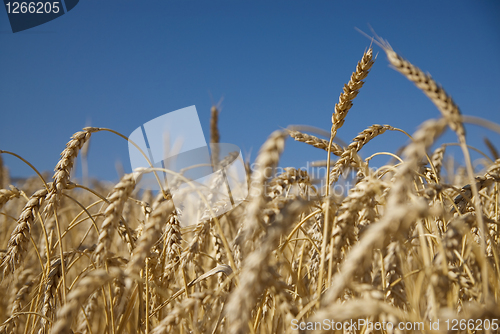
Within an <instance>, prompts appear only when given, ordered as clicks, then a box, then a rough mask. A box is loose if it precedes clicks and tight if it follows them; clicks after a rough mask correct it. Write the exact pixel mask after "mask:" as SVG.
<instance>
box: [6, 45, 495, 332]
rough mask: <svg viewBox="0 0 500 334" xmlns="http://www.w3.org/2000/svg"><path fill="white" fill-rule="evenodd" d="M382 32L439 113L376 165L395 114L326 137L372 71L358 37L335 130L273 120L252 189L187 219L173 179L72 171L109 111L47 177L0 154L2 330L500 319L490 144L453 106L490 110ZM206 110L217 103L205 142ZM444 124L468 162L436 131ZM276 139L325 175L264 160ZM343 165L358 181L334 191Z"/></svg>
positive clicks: (485, 323) (390, 327)
mask: <svg viewBox="0 0 500 334" xmlns="http://www.w3.org/2000/svg"><path fill="white" fill-rule="evenodd" d="M377 44H378V45H379V46H380V47H382V49H383V50H384V52H385V54H386V55H387V59H388V61H389V63H390V64H391V65H392V66H393V67H394V69H396V70H397V71H399V72H401V73H402V74H403V75H404V76H405V77H406V78H408V79H409V80H410V81H412V82H413V83H415V85H416V86H417V87H418V89H420V90H421V91H422V92H423V93H424V94H425V95H427V96H428V97H429V99H430V100H431V101H432V102H433V103H434V104H435V106H436V108H437V110H439V112H440V117H438V115H439V113H438V112H436V119H433V120H429V121H427V122H425V123H423V124H421V125H420V127H419V129H418V130H417V131H416V132H415V133H413V134H412V135H411V136H410V135H409V134H407V135H408V136H409V138H411V140H410V141H409V144H408V145H407V146H406V147H405V148H404V150H403V151H401V152H393V153H391V154H390V155H392V157H393V159H392V160H391V161H392V163H391V164H388V165H386V166H383V167H381V168H377V169H375V168H371V166H370V159H362V158H361V157H360V156H359V155H358V152H359V151H360V150H361V149H362V147H363V146H364V145H365V144H367V143H368V142H369V141H370V140H372V139H373V138H375V137H376V136H379V135H383V133H384V132H386V131H400V132H403V133H406V132H404V131H403V129H397V128H394V127H392V126H390V125H377V124H375V125H373V126H371V127H369V128H367V129H360V130H362V131H361V132H360V133H359V135H358V136H356V137H355V138H354V139H353V140H352V141H351V142H350V143H349V144H348V145H347V146H345V147H342V146H341V145H339V144H337V143H335V141H334V139H335V136H336V134H337V131H338V130H339V129H340V128H341V127H342V125H343V124H344V121H347V122H349V121H350V120H349V115H348V112H349V110H350V108H351V107H352V105H353V100H354V99H355V97H356V95H357V94H358V93H361V94H362V89H361V88H362V86H363V83H364V81H365V80H369V71H370V69H371V68H372V66H373V65H374V61H375V57H374V55H373V50H372V48H371V47H370V48H368V49H367V50H366V51H365V52H364V54H363V56H362V58H361V60H360V61H359V62H358V64H357V66H356V67H354V62H355V60H354V61H353V69H355V71H354V72H353V74H352V76H351V78H350V80H349V81H348V83H347V84H346V85H345V86H344V87H343V91H342V92H341V94H340V97H339V101H338V103H337V104H336V105H335V111H334V113H333V115H332V123H331V135H330V138H329V140H328V139H322V138H319V137H316V136H314V135H312V134H310V133H305V132H304V131H301V128H297V127H294V128H288V129H283V130H277V131H275V132H274V133H272V134H271V135H270V136H269V138H268V139H267V141H266V142H265V143H264V145H263V146H262V147H261V149H260V151H259V153H258V156H257V158H256V161H255V164H253V166H255V168H248V169H247V173H248V177H249V180H250V182H249V196H248V198H247V200H246V201H245V202H244V203H242V204H241V205H239V206H237V207H236V208H234V209H233V210H231V211H229V212H228V213H225V214H223V215H221V216H218V217H216V216H214V215H212V218H211V219H208V220H205V221H200V222H199V223H198V224H196V225H191V226H187V227H183V226H181V225H180V223H179V220H178V219H177V213H176V211H175V208H174V206H173V204H172V199H171V194H169V193H168V191H165V192H164V193H160V194H155V193H152V192H150V191H142V190H140V189H137V187H136V181H135V178H134V175H133V174H127V175H124V176H123V178H122V179H121V180H120V181H119V182H118V183H117V184H116V185H114V186H113V185H109V183H106V182H97V181H96V182H92V183H91V184H90V185H88V186H84V185H83V184H79V183H78V181H76V180H74V179H72V178H71V172H72V169H73V167H74V165H75V161H76V158H77V156H78V155H79V154H84V155H86V152H85V150H86V146H85V144H86V143H87V142H88V141H89V139H90V138H91V136H92V135H94V134H95V133H97V132H100V131H112V130H109V129H103V128H97V127H92V128H84V129H83V130H82V131H78V132H76V133H75V134H74V135H73V137H72V138H71V139H70V141H69V142H68V143H67V144H66V148H64V150H63V152H62V153H61V159H60V160H59V162H58V163H57V165H56V167H55V173H54V175H53V178H52V180H51V182H49V180H44V178H43V176H42V175H41V174H38V175H36V174H35V173H34V175H35V176H34V177H32V178H29V179H26V180H25V181H22V182H18V183H17V184H16V185H15V186H13V185H10V182H9V175H8V172H7V168H6V167H5V166H4V165H3V164H2V162H1V161H2V160H0V189H1V190H0V231H1V234H0V263H1V264H0V269H1V275H2V280H1V282H0V291H1V295H2V298H1V299H0V333H25V334H27V333H40V334H42V333H54V334H55V333H94V334H98V333H99V334H100V333H108V334H122V333H155V334H158V333H238V334H239V333H298V332H337V333H343V332H345V333H365V334H366V333H498V332H499V330H498V326H499V325H500V320H498V319H500V305H499V298H500V295H499V294H500V259H499V256H500V252H499V250H500V248H499V243H500V234H499V227H498V224H499V221H500V212H499V189H498V183H497V182H498V181H499V180H500V157H499V155H498V153H497V151H496V149H495V145H494V143H490V142H488V143H487V145H488V147H489V148H490V150H489V152H481V153H482V154H483V156H484V157H483V161H482V163H483V165H485V166H486V168H485V169H484V170H482V171H478V170H474V169H473V164H472V163H473V162H472V161H471V158H470V154H469V150H470V149H473V148H471V147H469V146H468V145H467V142H466V133H465V128H464V123H471V122H472V123H475V124H479V125H482V126H487V127H489V128H490V129H493V130H494V131H497V132H498V131H499V127H498V126H496V125H494V124H491V123H488V122H485V121H481V120H480V119H477V118H472V117H466V116H462V115H461V112H460V110H459V108H458V106H457V105H456V104H455V102H454V101H453V99H452V98H451V97H450V96H449V95H448V94H447V93H446V92H445V90H444V89H443V88H442V87H441V86H440V85H439V84H437V83H436V82H435V81H434V80H433V79H432V78H431V77H430V76H429V75H428V74H426V73H425V72H423V71H422V70H420V69H419V68H418V67H416V66H414V65H412V64H411V63H410V62H409V61H408V60H406V59H404V58H402V57H400V56H399V55H398V54H397V53H395V52H394V51H393V50H392V48H391V47H390V46H389V44H388V43H386V42H384V41H382V40H379V41H378V43H377ZM379 58H384V57H379ZM384 61H385V60H384V59H379V60H378V62H384ZM346 80H347V78H346ZM416 89H417V88H416ZM325 116H326V115H325ZM217 117H218V110H217V108H216V107H213V108H212V122H211V140H212V142H218V140H219V134H218V133H219V131H221V132H223V131H224V129H218V127H217ZM329 122H330V120H329V117H325V123H328V124H329ZM354 122H355V121H354ZM328 126H330V125H328ZM448 127H449V128H450V129H451V130H452V131H454V132H455V133H456V137H457V143H456V144H457V145H459V146H460V147H461V149H462V152H463V158H464V161H465V165H464V166H458V167H456V166H455V167H452V168H450V166H452V165H451V164H449V163H447V161H449V159H450V158H449V157H447V154H446V153H447V152H446V148H447V145H446V144H445V145H442V146H438V147H435V145H434V144H435V142H436V140H437V139H438V138H439V137H440V135H441V134H442V133H443V132H444V130H445V129H446V128H448ZM290 137H291V138H292V139H291V138H290ZM287 139H288V140H293V139H295V140H297V141H300V142H303V143H304V145H307V144H308V145H310V146H311V150H317V149H320V150H323V151H324V154H325V160H326V170H327V171H328V172H327V173H325V178H324V179H323V180H316V179H314V178H312V177H311V176H310V175H308V173H307V172H306V171H304V170H297V169H295V168H286V169H284V170H283V172H282V173H281V174H279V175H276V174H274V173H271V174H270V173H268V172H267V171H269V170H273V169H274V168H276V167H277V166H278V164H279V159H280V155H281V153H282V152H283V150H285V149H286V148H285V142H286V140H287ZM93 140H96V141H98V140H99V139H98V138H96V139H93ZM380 151H381V153H380V154H386V155H388V154H389V153H384V152H383V151H384V150H383V149H381V150H380ZM0 153H1V154H0V159H1V158H2V156H5V155H14V156H16V157H18V158H20V159H22V158H21V157H20V156H18V155H16V153H17V154H20V155H23V152H7V151H0ZM26 163H28V162H26ZM35 167H36V166H34V167H33V169H34V170H36V169H35ZM347 170H350V171H355V180H354V181H355V182H354V184H353V186H352V188H351V189H349V192H348V193H346V194H345V195H340V196H339V195H338V194H333V193H332V191H331V187H329V186H327V185H334V184H336V183H337V182H341V175H343V173H344V172H345V171H347ZM82 183H83V182H82ZM212 214H213V212H212ZM422 326H423V327H422Z"/></svg>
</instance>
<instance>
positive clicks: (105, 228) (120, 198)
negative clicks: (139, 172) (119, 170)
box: [94, 173, 135, 265]
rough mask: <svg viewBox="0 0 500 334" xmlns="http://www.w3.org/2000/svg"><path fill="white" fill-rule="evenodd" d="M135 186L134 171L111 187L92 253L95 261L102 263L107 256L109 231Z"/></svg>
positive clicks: (116, 224)
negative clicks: (95, 245)
mask: <svg viewBox="0 0 500 334" xmlns="http://www.w3.org/2000/svg"><path fill="white" fill-rule="evenodd" d="M134 187H135V176H134V173H130V174H126V175H124V176H123V177H122V179H121V180H120V182H118V184H117V185H116V186H115V187H114V188H113V191H112V192H111V194H110V195H109V196H108V201H109V205H108V207H107V208H106V211H105V212H104V215H105V218H104V221H103V222H102V226H101V231H100V234H99V239H98V241H97V247H96V249H95V251H94V254H95V256H96V259H97V263H99V264H101V265H102V264H104V262H105V261H106V259H107V258H108V252H109V248H110V245H111V232H112V229H113V227H115V228H117V227H118V221H119V220H120V219H121V216H122V211H123V206H124V204H125V202H126V201H127V199H128V197H129V196H130V194H131V193H132V191H133V190H134Z"/></svg>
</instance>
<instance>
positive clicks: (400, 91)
mask: <svg viewBox="0 0 500 334" xmlns="http://www.w3.org/2000/svg"><path fill="white" fill-rule="evenodd" d="M368 24H370V25H371V26H372V27H373V28H374V29H375V31H376V32H377V33H378V34H379V35H380V36H382V37H383V38H385V39H387V40H388V41H389V42H390V43H391V45H392V46H393V48H394V49H395V50H396V51H397V52H399V53H400V54H401V55H403V56H404V57H406V58H407V59H409V60H410V61H411V62H412V63H413V64H415V65H417V66H419V67H420V68H421V69H423V70H424V71H427V72H429V73H431V74H432V75H433V77H434V78H435V79H436V80H437V81H438V82H440V83H441V84H442V85H443V86H444V88H445V89H446V90H447V91H448V92H449V93H450V94H451V95H452V96H453V98H454V99H455V101H456V102H457V103H458V104H459V106H460V108H461V110H462V112H463V113H464V114H469V115H475V116H480V117H483V118H487V119H489V120H491V121H494V122H496V123H500V88H499V87H500V86H499V84H498V82H499V80H500V79H499V78H500V62H499V61H498V60H499V55H500V2H498V1H456V0H455V1H308V2H306V1H266V2H263V1H187V0H186V1H159V0H141V1H139V0H82V1H80V3H79V4H78V5H77V6H76V7H75V8H74V9H73V10H72V11H70V12H69V13H67V14H66V15H63V16H62V17H60V18H58V19H56V20H53V21H50V22H48V23H46V24H44V25H41V26H38V27H35V28H33V29H29V30H26V31H23V32H19V33H16V34H13V33H12V32H11V30H10V26H9V24H8V20H7V14H6V11H5V9H4V8H0V110H1V116H0V149H5V150H9V151H14V152H16V153H17V154H20V155H21V156H23V157H24V158H26V159H28V160H29V161H30V162H31V163H33V164H34V165H35V166H36V167H37V168H39V169H40V170H41V171H52V169H53V168H54V166H55V165H56V163H57V161H58V159H59V153H60V152H61V151H62V150H63V149H64V146H65V143H66V142H67V141H68V140H69V138H70V136H71V135H72V134H73V133H74V132H76V131H78V130H79V129H81V128H82V127H84V126H86V125H88V124H91V125H92V126H99V127H109V128H113V129H115V130H117V131H119V132H121V133H123V134H125V135H129V134H130V133H131V132H132V131H133V130H134V129H135V128H137V127H138V126H140V125H142V124H143V123H145V122H147V121H149V120H151V119H153V118H155V117H157V116H160V115H163V114H165V113H167V112H170V111H174V110H177V109H180V108H184V107H187V106H190V105H196V107H197V109H198V113H199V115H200V120H201V123H202V126H203V129H204V131H205V136H206V137H208V135H209V126H208V125H209V118H210V106H211V103H212V102H211V96H212V97H213V100H214V101H215V102H217V101H218V100H219V99H220V98H221V97H224V101H223V104H222V106H223V109H222V112H221V115H220V131H221V140H222V141H223V142H228V143H233V144H236V145H238V146H239V147H241V148H242V150H243V151H244V154H245V152H246V153H250V152H251V158H252V161H253V159H254V158H255V155H256V154H257V151H258V149H259V147H260V146H261V144H262V143H263V142H264V141H265V139H266V138H267V136H268V135H269V134H270V133H271V132H272V131H274V130H276V129H278V128H280V127H286V126H288V125H289V124H305V125H312V126H316V127H319V128H322V129H324V130H329V129H330V126H331V123H330V122H331V114H332V111H333V106H334V104H335V102H336V101H337V99H338V96H339V93H340V92H341V89H342V86H343V85H344V83H346V82H347V81H348V80H349V77H350V74H351V72H352V71H353V70H354V68H355V66H356V63H357V61H358V60H359V59H360V58H361V56H362V55H363V51H364V50H365V49H366V48H367V47H368V46H369V44H370V41H369V40H368V39H367V38H365V37H364V36H362V35H361V34H360V33H358V32H357V31H356V30H355V27H358V28H360V29H362V30H364V31H367V32H369V28H368ZM375 52H376V53H378V58H377V61H376V63H375V65H374V67H373V70H372V72H371V74H370V75H369V76H368V78H367V80H366V84H365V86H364V87H363V88H362V90H361V92H360V94H359V95H358V97H357V98H356V99H355V100H354V106H353V108H352V109H351V111H350V113H349V115H348V116H347V119H346V122H345V125H344V127H343V128H342V129H341V130H340V131H339V133H338V136H339V137H340V138H342V139H343V140H344V141H347V142H348V141H350V140H351V139H352V138H353V137H354V136H355V135H356V134H357V133H358V132H360V131H362V130H363V129H365V128H366V127H368V126H369V125H372V124H375V123H378V124H390V125H393V126H396V127H400V128H403V129H405V130H406V131H408V132H410V133H412V132H413V131H415V129H416V127H417V126H418V124H420V123H421V122H423V121H425V120H426V119H429V118H435V117H438V116H439V112H438V111H437V109H436V108H435V107H434V106H433V105H432V103H431V102H430V101H429V100H428V99H427V97H425V96H424V95H423V94H422V93H421V92H420V91H419V90H418V89H417V88H416V87H414V85H413V84H412V83H410V82H409V81H407V80H406V79H405V78H404V77H403V76H402V75H401V74H399V73H397V72H396V71H394V70H393V69H391V68H390V67H389V66H388V62H387V59H386V57H385V54H384V53H383V51H382V50H381V49H380V48H378V47H375ZM467 129H468V133H469V141H470V142H471V143H472V144H474V145H476V146H478V147H479V148H481V149H484V145H483V144H482V138H483V136H488V137H489V138H490V139H491V140H492V141H493V142H494V143H496V145H497V146H498V147H500V140H499V139H500V136H499V135H497V134H494V133H491V132H489V131H485V130H480V129H479V128H477V127H474V126H470V127H468V128H467ZM207 139H208V138H207ZM444 139H445V140H455V138H454V136H452V135H451V134H449V133H448V135H447V136H445V138H444ZM406 142H407V139H406V138H405V137H404V136H403V135H402V134H399V133H387V134H385V135H383V136H381V137H380V138H377V139H375V140H374V141H373V142H372V143H370V144H369V145H367V147H366V149H363V151H362V152H361V153H362V155H363V156H365V157H366V156H368V154H371V153H372V152H375V151H391V152H394V151H396V150H397V148H398V147H400V146H401V145H403V144H404V143H406ZM127 149H128V148H127V142H126V141H124V140H123V139H120V138H117V137H116V136H114V135H112V134H110V133H97V134H95V135H93V137H92V142H91V147H90V156H89V168H90V174H91V176H95V177H99V178H104V179H109V180H116V179H117V172H116V169H115V163H116V162H117V161H121V162H122V164H123V166H124V168H125V170H126V171H130V163H129V160H128V151H127ZM455 155H456V156H459V152H458V151H456V153H455ZM325 158H326V154H324V153H323V152H321V151H319V150H317V149H315V148H313V147H310V146H308V145H305V144H301V143H295V142H293V141H292V140H288V141H287V149H286V152H285V154H284V156H283V160H282V165H294V166H296V167H301V166H305V163H306V161H311V160H317V159H325ZM4 161H5V163H6V164H7V165H8V166H9V167H10V170H11V174H12V175H13V176H26V175H32V174H33V173H32V172H31V170H30V169H29V168H28V167H27V166H25V165H24V164H22V163H19V162H18V161H16V160H15V159H14V158H12V157H9V156H5V155H4ZM79 171H81V168H80V166H79V165H78V166H77V176H78V175H79Z"/></svg>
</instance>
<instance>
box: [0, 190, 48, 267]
mask: <svg viewBox="0 0 500 334" xmlns="http://www.w3.org/2000/svg"><path fill="white" fill-rule="evenodd" d="M46 195H47V189H45V188H44V189H41V190H38V191H37V192H35V193H34V194H33V195H32V196H31V197H30V199H29V201H28V203H26V205H25V206H24V208H23V211H22V212H21V215H20V216H19V220H18V221H17V225H16V228H15V229H14V231H12V233H11V235H10V239H9V243H8V245H7V252H6V254H5V256H4V257H3V259H2V263H1V264H0V269H1V268H3V274H4V275H6V274H8V273H11V272H14V270H15V269H16V268H18V267H19V264H20V263H21V261H22V258H23V256H24V254H25V253H26V250H27V248H28V243H29V241H30V238H31V225H32V224H33V222H34V221H35V215H36V213H37V212H38V210H40V206H41V205H42V203H43V201H44V199H45V196H46Z"/></svg>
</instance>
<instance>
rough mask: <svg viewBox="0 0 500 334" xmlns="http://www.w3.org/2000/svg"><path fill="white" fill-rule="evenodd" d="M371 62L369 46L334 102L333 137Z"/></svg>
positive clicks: (371, 52)
mask: <svg viewBox="0 0 500 334" xmlns="http://www.w3.org/2000/svg"><path fill="white" fill-rule="evenodd" d="M373 63H374V60H373V49H372V48H369V49H368V50H367V51H366V52H365V53H364V54H363V58H361V60H360V61H359V62H358V65H357V66H356V71H355V72H353V73H352V75H351V79H350V80H349V82H348V83H347V84H346V85H344V91H343V92H342V93H341V94H340V97H339V102H338V103H336V104H335V112H334V113H333V115H332V131H331V132H332V137H335V135H336V134H337V130H338V129H340V127H341V126H342V125H343V124H344V119H345V117H346V116H347V112H348V111H349V109H351V107H352V100H354V98H355V97H356V96H357V95H358V92H359V89H360V88H361V87H363V84H364V82H363V79H365V78H366V76H367V75H368V72H369V71H370V68H371V67H372V65H373Z"/></svg>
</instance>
